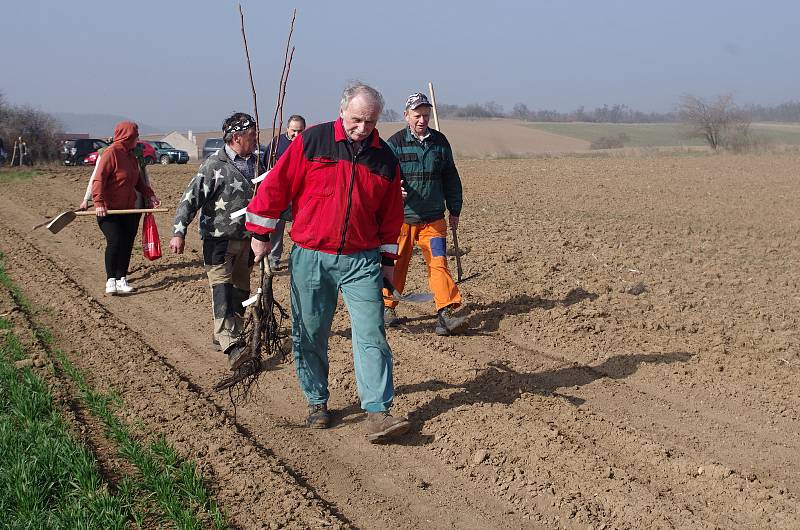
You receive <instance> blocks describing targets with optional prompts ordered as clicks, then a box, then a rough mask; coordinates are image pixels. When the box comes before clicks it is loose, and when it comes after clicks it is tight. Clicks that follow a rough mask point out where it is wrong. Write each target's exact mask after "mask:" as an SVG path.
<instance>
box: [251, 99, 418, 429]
mask: <svg viewBox="0 0 800 530" xmlns="http://www.w3.org/2000/svg"><path fill="white" fill-rule="evenodd" d="M382 109H383V97H382V96H381V95H380V93H379V92H378V91H376V90H375V89H374V88H372V87H369V86H367V85H364V84H356V85H354V86H351V87H349V88H347V89H346V90H345V91H344V93H343V94H342V101H341V105H340V117H339V119H338V120H336V121H335V122H329V123H323V124H320V125H316V126H314V127H311V128H309V129H307V130H306V131H304V132H303V134H301V135H300V136H298V137H297V138H296V139H295V140H294V141H293V142H292V145H291V147H289V149H288V150H287V151H286V153H284V155H283V156H282V157H281V159H280V160H279V161H278V163H277V165H276V166H275V167H274V168H273V169H272V171H270V173H269V175H268V176H267V178H266V180H264V182H263V183H262V184H261V186H260V187H259V188H258V192H257V193H256V195H255V197H253V200H252V201H251V202H250V205H249V206H248V207H247V223H246V227H247V229H248V230H250V231H251V232H253V234H254V235H253V240H252V247H253V252H254V253H255V257H256V260H259V259H261V258H262V257H264V256H266V255H267V254H268V253H269V250H270V244H269V233H270V232H271V231H272V230H273V229H274V227H275V226H276V224H277V223H278V221H279V220H280V214H281V212H282V211H283V210H284V209H285V208H286V207H287V206H288V205H289V203H290V202H291V205H292V218H293V219H294V224H293V225H292V234H291V235H292V241H294V244H295V245H294V247H293V248H292V251H291V253H290V254H289V271H290V272H291V274H290V282H291V285H290V288H291V301H292V304H291V305H292V349H293V352H294V365H295V369H296V371H297V378H298V380H299V382H300V387H301V389H302V390H303V393H304V394H305V397H306V400H307V401H308V404H309V413H308V417H307V418H306V424H307V425H308V426H309V427H312V428H320V429H321V428H326V427H328V425H329V423H330V415H329V413H328V407H327V402H328V398H329V392H328V335H329V333H330V328H331V324H332V322H333V315H334V312H335V311H336V303H337V298H338V293H339V291H341V293H342V297H343V298H344V302H345V304H346V305H347V310H348V312H349V313H350V320H351V324H352V337H353V361H354V365H355V376H356V384H357V387H358V392H359V396H360V398H361V407H362V408H363V409H364V410H365V411H367V413H368V414H367V421H366V426H367V437H368V438H369V440H370V441H378V440H383V439H387V438H392V437H395V436H399V435H401V434H403V433H405V432H406V431H408V429H409V426H410V425H409V422H408V420H406V419H405V418H397V417H393V416H392V415H391V414H389V408H390V407H391V405H392V401H393V399H394V384H393V377H392V366H393V363H392V350H391V349H390V348H389V344H388V343H387V342H386V334H385V330H384V325H383V301H382V299H381V285H382V274H381V264H382V263H386V264H387V265H389V264H393V263H394V261H393V260H394V258H395V257H396V256H397V254H396V252H397V236H398V233H399V231H400V225H401V224H402V222H403V198H402V193H401V189H400V170H399V167H398V164H397V159H396V158H395V156H394V155H393V154H392V151H391V149H389V147H388V146H387V145H386V143H385V142H384V141H383V140H381V139H380V137H379V136H378V131H377V130H375V124H376V123H377V121H378V117H379V116H380V114H381V111H382Z"/></svg>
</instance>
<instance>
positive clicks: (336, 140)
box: [246, 118, 403, 259]
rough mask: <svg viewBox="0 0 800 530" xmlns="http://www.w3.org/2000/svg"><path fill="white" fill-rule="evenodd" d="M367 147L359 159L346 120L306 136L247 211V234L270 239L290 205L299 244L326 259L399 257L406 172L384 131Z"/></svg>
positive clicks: (311, 130)
mask: <svg viewBox="0 0 800 530" xmlns="http://www.w3.org/2000/svg"><path fill="white" fill-rule="evenodd" d="M363 143H364V147H363V149H361V150H360V152H358V153H354V152H353V148H352V147H351V146H350V145H349V143H348V142H347V138H346V136H345V132H344V127H343V126H342V119H341V118H339V119H338V120H337V121H335V122H330V123H323V124H321V125H316V126H314V127H311V128H309V129H306V130H305V131H303V132H302V133H301V134H300V135H299V136H298V137H297V138H295V139H294V140H293V141H292V145H291V146H290V147H289V149H287V150H286V152H285V153H284V154H283V156H281V158H280V159H279V160H278V163H277V164H276V165H275V167H274V168H272V170H271V171H270V172H269V175H268V176H267V178H266V179H265V180H264V182H262V183H261V186H260V187H259V188H258V192H257V193H256V196H255V197H254V198H253V200H252V202H251V203H250V205H249V206H248V207H247V215H246V216H247V223H246V226H247V229H248V230H250V231H251V232H253V234H255V235H254V237H256V238H257V239H262V238H264V237H265V235H266V234H268V233H270V232H272V231H273V230H274V229H275V226H276V224H277V223H278V221H279V219H280V215H281V212H282V211H283V210H284V208H286V207H287V206H288V205H289V203H290V202H291V205H292V218H293V219H294V224H293V225H292V231H291V236H292V241H294V242H295V243H296V244H297V245H299V246H301V247H303V248H307V249H311V250H318V251H321V252H325V253H327V254H353V253H356V252H362V251H365V250H373V249H375V250H379V251H380V253H381V254H382V255H383V256H384V257H386V258H387V259H397V238H398V236H399V234H400V226H401V225H402V224H403V195H402V192H401V189H400V166H399V164H398V163H397V158H395V156H394V154H392V151H391V149H389V146H388V145H386V143H385V142H384V141H383V140H381V139H380V138H379V136H378V131H377V130H375V131H373V132H372V135H371V136H370V137H369V138H367V139H366V140H364V142H363Z"/></svg>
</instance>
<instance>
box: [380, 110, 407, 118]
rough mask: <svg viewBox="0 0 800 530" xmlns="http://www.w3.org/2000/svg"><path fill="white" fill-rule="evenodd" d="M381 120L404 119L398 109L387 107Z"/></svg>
mask: <svg viewBox="0 0 800 530" xmlns="http://www.w3.org/2000/svg"><path fill="white" fill-rule="evenodd" d="M380 121H402V119H401V116H400V114H398V113H397V111H396V110H394V109H390V108H388V107H387V108H385V109H383V112H381V117H380Z"/></svg>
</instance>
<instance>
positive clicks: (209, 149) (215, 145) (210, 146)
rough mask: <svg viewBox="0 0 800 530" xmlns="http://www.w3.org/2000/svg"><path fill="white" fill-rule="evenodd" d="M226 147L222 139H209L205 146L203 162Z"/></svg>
mask: <svg viewBox="0 0 800 530" xmlns="http://www.w3.org/2000/svg"><path fill="white" fill-rule="evenodd" d="M224 145H225V142H223V141H222V138H208V139H207V140H206V142H205V143H204V144H203V160H205V159H206V158H208V157H210V156H211V155H213V154H214V153H216V152H217V151H219V150H220V149H222V147H223V146H224Z"/></svg>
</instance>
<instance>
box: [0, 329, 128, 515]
mask: <svg viewBox="0 0 800 530" xmlns="http://www.w3.org/2000/svg"><path fill="white" fill-rule="evenodd" d="M0 329H10V324H9V322H7V321H6V320H4V319H0ZM24 357H25V351H24V349H23V347H22V345H21V344H20V342H19V340H18V339H17V337H16V336H15V335H13V333H6V334H5V337H4V338H3V340H2V345H0V526H3V527H5V528H127V527H128V521H129V519H130V517H129V516H130V514H131V512H130V510H129V509H128V508H127V507H126V506H125V505H124V504H123V503H122V502H121V501H120V499H118V498H116V497H115V496H113V495H111V494H110V493H109V492H108V491H107V486H106V484H105V483H104V482H103V479H102V478H101V476H100V473H99V471H98V467H97V463H96V461H95V459H94V456H93V455H92V454H91V452H90V451H89V450H88V449H86V448H85V447H84V446H83V445H81V444H80V443H79V442H78V441H76V440H75V439H74V438H73V436H72V435H71V434H70V432H69V429H68V426H67V424H66V422H65V421H64V420H63V418H62V417H61V415H60V414H59V411H58V410H57V408H56V407H55V406H54V404H53V397H52V395H51V394H50V392H49V390H48V389H47V386H46V385H45V383H44V382H43V381H42V379H41V378H40V377H39V376H38V375H36V374H35V373H34V372H32V371H31V370H30V369H29V368H23V369H22V370H17V369H15V368H14V366H13V361H15V360H19V359H22V358H24Z"/></svg>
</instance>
